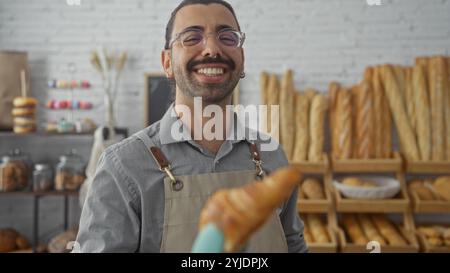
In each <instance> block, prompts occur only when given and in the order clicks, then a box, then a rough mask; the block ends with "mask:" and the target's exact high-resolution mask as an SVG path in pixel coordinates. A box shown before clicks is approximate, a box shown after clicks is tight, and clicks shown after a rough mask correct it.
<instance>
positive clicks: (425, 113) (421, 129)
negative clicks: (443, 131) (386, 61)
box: [412, 64, 431, 161]
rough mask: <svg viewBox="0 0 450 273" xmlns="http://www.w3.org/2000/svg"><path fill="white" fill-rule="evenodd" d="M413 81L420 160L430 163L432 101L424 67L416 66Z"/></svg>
mask: <svg viewBox="0 0 450 273" xmlns="http://www.w3.org/2000/svg"><path fill="white" fill-rule="evenodd" d="M412 80H413V86H412V87H413V93H414V104H415V109H416V112H417V126H416V135H417V143H418V146H419V153H420V159H421V160H423V161H429V160H430V159H431V131H430V124H431V117H430V101H429V97H428V91H427V83H426V74H425V70H424V67H423V66H422V65H420V64H416V65H415V66H414V68H413V75H412Z"/></svg>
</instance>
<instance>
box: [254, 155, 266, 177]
mask: <svg viewBox="0 0 450 273" xmlns="http://www.w3.org/2000/svg"><path fill="white" fill-rule="evenodd" d="M253 162H254V163H255V166H256V178H258V179H259V180H261V179H263V178H264V175H265V172H264V170H263V168H262V163H263V162H262V160H256V159H253Z"/></svg>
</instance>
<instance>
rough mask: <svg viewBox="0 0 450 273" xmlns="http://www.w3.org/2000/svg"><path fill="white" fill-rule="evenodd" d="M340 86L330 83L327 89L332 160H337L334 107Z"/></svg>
mask: <svg viewBox="0 0 450 273" xmlns="http://www.w3.org/2000/svg"><path fill="white" fill-rule="evenodd" d="M339 89H340V85H339V83H337V82H331V83H330V85H329V87H328V95H329V105H330V107H329V115H328V116H329V124H330V135H331V141H332V143H331V147H332V155H333V158H338V156H337V154H336V151H337V149H336V148H337V147H338V142H337V139H338V137H337V132H336V107H337V97H338V93H339Z"/></svg>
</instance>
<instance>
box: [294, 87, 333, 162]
mask: <svg viewBox="0 0 450 273" xmlns="http://www.w3.org/2000/svg"><path fill="white" fill-rule="evenodd" d="M326 112H327V100H326V99H325V96H324V95H321V94H317V95H316V96H315V97H314V98H313V100H312V102H311V108H310V120H309V125H310V126H309V132H310V134H309V136H310V137H309V140H310V142H309V152H308V161H312V162H319V161H322V160H323V158H322V153H323V146H324V142H325V114H326ZM291 127H292V126H291Z"/></svg>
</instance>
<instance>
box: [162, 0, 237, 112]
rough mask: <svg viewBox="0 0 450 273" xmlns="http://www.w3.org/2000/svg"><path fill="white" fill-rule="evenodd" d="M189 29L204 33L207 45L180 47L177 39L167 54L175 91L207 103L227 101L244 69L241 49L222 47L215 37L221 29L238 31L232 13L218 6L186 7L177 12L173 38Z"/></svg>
mask: <svg viewBox="0 0 450 273" xmlns="http://www.w3.org/2000/svg"><path fill="white" fill-rule="evenodd" d="M188 28H195V29H197V30H200V31H202V32H203V33H205V34H207V35H206V36H205V39H206V44H204V43H200V44H198V45H196V46H192V47H188V46H185V47H183V45H182V43H181V41H180V40H177V41H176V42H175V43H173V45H172V48H171V50H170V52H167V51H166V53H165V56H166V57H167V58H169V59H170V63H169V64H167V65H170V66H171V69H172V72H173V76H174V78H175V81H176V85H177V88H178V89H179V91H181V92H183V94H184V95H185V96H186V97H191V98H193V97H202V99H203V101H204V102H209V103H218V102H221V101H223V100H225V99H228V98H230V97H231V94H232V93H233V90H234V88H235V87H236V85H237V83H238V81H239V79H240V75H241V73H242V72H243V69H244V67H243V66H244V55H243V50H242V48H234V47H229V46H224V45H222V44H221V43H220V42H219V41H218V40H217V39H216V37H217V32H218V31H220V30H221V29H224V28H232V29H233V30H238V26H237V23H236V20H235V19H234V17H233V14H232V13H231V12H230V11H229V10H228V9H227V8H226V7H224V6H222V5H219V4H210V5H201V4H198V5H189V6H186V7H184V8H182V9H180V10H179V11H178V13H177V15H176V18H175V22H174V27H173V32H172V38H174V37H175V36H176V35H177V34H178V33H181V32H184V31H185V30H186V29H188ZM166 71H167V69H166ZM222 72H223V73H222Z"/></svg>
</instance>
